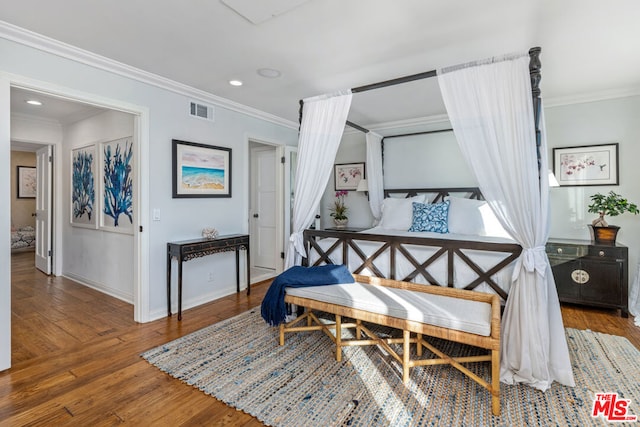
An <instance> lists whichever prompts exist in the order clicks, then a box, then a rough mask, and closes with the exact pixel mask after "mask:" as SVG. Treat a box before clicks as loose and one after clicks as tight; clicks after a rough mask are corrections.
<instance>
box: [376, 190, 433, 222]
mask: <svg viewBox="0 0 640 427" xmlns="http://www.w3.org/2000/svg"><path fill="white" fill-rule="evenodd" d="M413 202H416V203H425V196H424V195H418V196H415V197H409V198H407V199H401V198H393V197H389V198H386V199H384V200H383V201H382V219H381V220H380V225H379V226H380V227H381V228H384V229H385V230H403V231H407V230H408V229H409V227H411V222H412V220H413Z"/></svg>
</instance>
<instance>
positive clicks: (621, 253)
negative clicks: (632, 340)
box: [546, 239, 629, 317]
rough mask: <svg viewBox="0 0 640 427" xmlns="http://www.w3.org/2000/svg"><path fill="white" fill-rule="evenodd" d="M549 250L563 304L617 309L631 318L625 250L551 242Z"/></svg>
mask: <svg viewBox="0 0 640 427" xmlns="http://www.w3.org/2000/svg"><path fill="white" fill-rule="evenodd" d="M546 249H547V256H548V257H549V262H550V263H551V269H552V270H553V278H554V279H555V282H556V289H557V290H558V297H559V299H560V301H561V302H569V303H575V304H583V305H590V306H594V307H607V308H617V309H620V315H621V316H622V317H628V316H629V303H628V298H629V292H628V286H629V267H628V256H629V255H628V249H627V247H626V246H624V245H621V244H618V243H616V244H615V245H601V244H595V243H592V242H590V241H588V240H571V239H549V241H548V242H547V245H546Z"/></svg>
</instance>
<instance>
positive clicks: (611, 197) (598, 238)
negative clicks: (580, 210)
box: [588, 191, 640, 245]
mask: <svg viewBox="0 0 640 427" xmlns="http://www.w3.org/2000/svg"><path fill="white" fill-rule="evenodd" d="M591 202H592V203H591V204H590V205H589V207H588V208H589V212H591V213H597V214H599V217H598V218H596V219H594V220H593V222H592V223H591V224H590V225H589V228H590V230H591V238H592V239H593V241H594V242H596V243H603V244H610V245H611V244H615V242H616V236H617V234H618V231H619V230H620V227H618V226H616V225H609V224H608V223H607V221H606V220H605V219H604V217H605V215H609V216H618V215H621V214H623V213H625V212H629V213H632V214H634V215H637V214H638V213H640V210H638V206H637V205H636V204H635V203H631V202H629V201H628V200H627V199H625V198H624V197H622V196H621V195H619V194H616V193H615V192H614V191H610V192H609V194H607V195H606V196H605V195H604V194H601V193H596V194H594V195H592V196H591Z"/></svg>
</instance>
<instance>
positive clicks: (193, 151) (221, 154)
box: [173, 139, 231, 199]
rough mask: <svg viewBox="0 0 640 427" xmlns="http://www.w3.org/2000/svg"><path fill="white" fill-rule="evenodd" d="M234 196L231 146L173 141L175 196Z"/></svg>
mask: <svg viewBox="0 0 640 427" xmlns="http://www.w3.org/2000/svg"><path fill="white" fill-rule="evenodd" d="M193 197H231V148H225V147H215V146H213V145H206V144H198V143H195V142H187V141H179V140H177V139H174V140H173V198H174V199H176V198H193Z"/></svg>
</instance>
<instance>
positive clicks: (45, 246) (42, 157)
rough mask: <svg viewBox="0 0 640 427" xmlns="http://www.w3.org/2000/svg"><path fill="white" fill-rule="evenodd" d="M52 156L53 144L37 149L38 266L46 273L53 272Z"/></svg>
mask: <svg viewBox="0 0 640 427" xmlns="http://www.w3.org/2000/svg"><path fill="white" fill-rule="evenodd" d="M51 156H52V147H51V145H47V146H46V147H42V148H40V149H39V150H38V151H36V177H37V186H36V268H37V269H38V270H40V271H42V272H43V273H45V274H51Z"/></svg>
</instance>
